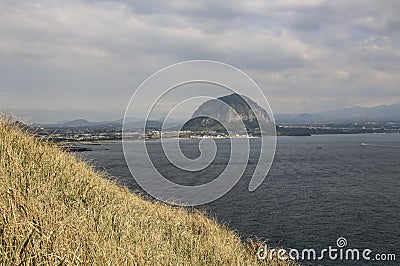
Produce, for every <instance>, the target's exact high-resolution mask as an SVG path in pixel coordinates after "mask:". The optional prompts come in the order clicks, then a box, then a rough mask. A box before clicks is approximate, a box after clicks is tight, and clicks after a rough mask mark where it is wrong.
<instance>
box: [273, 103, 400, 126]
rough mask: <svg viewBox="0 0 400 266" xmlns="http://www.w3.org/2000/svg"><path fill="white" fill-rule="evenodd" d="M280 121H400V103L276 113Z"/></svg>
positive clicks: (277, 119) (276, 117)
mask: <svg viewBox="0 0 400 266" xmlns="http://www.w3.org/2000/svg"><path fill="white" fill-rule="evenodd" d="M275 120H276V121H277V122H278V123H307V122H313V123H316V122H367V121H400V104H393V105H389V106H388V105H379V106H375V107H361V106H355V107H345V108H339V109H332V110H327V111H321V112H316V113H302V114H282V113H277V114H275Z"/></svg>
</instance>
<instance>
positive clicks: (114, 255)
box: [0, 119, 289, 265]
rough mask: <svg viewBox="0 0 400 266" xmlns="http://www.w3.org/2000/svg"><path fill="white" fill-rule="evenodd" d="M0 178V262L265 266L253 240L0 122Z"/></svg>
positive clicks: (31, 263) (279, 263)
mask: <svg viewBox="0 0 400 266" xmlns="http://www.w3.org/2000/svg"><path fill="white" fill-rule="evenodd" d="M0 176H1V178H0V195H1V197H0V265H64V264H65V265H78V264H79V265H258V264H260V263H264V264H265V263H267V262H266V261H259V260H258V259H257V256H256V251H257V250H258V248H259V245H260V244H259V243H256V242H251V241H250V242H246V243H243V242H241V241H240V239H239V237H238V236H237V235H236V234H235V233H234V232H232V231H231V230H229V228H227V227H226V226H224V225H220V224H218V223H217V222H215V221H214V220H212V219H210V218H207V217H206V216H205V215H204V214H203V213H200V212H197V211H194V212H189V211H187V210H185V209H183V208H174V207H171V206H168V205H165V204H163V203H159V202H150V201H147V200H144V199H143V198H141V197H140V196H138V195H135V194H133V193H130V192H129V191H128V190H127V189H126V188H121V187H118V186H117V185H115V184H112V183H111V182H110V181H107V179H105V178H102V177H101V175H100V174H98V173H96V172H95V171H94V170H93V168H92V167H90V166H88V165H87V164H85V163H84V162H82V161H80V160H78V159H77V158H76V157H74V156H73V155H70V154H66V153H64V152H62V151H60V150H59V149H58V148H57V147H55V146H54V145H51V144H49V143H44V142H41V141H38V140H35V139H34V138H33V137H31V136H29V135H27V134H26V133H24V132H22V130H19V129H17V128H14V127H12V126H10V125H9V124H8V123H7V122H4V121H2V120H1V119H0ZM268 263H269V265H289V263H287V262H285V263H284V262H278V261H277V260H276V261H270V262H268Z"/></svg>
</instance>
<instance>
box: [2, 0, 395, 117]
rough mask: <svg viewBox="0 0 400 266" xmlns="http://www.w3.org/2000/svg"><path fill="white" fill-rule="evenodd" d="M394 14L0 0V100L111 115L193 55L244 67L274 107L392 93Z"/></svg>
mask: <svg viewBox="0 0 400 266" xmlns="http://www.w3.org/2000/svg"><path fill="white" fill-rule="evenodd" d="M399 12H400V1H397V0H393V1H368V0H360V1H357V0H354V1H323V0H302V1H295V0H282V1H259V0H252V1H232V0H229V1H228V0H227V1H174V0H172V1H162V0H160V1H155V0H150V1H60V2H58V1H50V0H49V1H32V2H31V1H1V3H0V36H1V38H0V81H1V82H0V107H1V109H9V110H14V111H15V112H19V113H21V114H22V113H23V115H25V116H26V118H28V119H30V120H31V121H40V122H43V121H45V122H55V121H59V120H64V119H74V118H80V117H82V118H86V119H89V120H94V121H96V120H107V119H118V118H120V117H122V115H123V111H124V109H125V107H126V105H127V103H128V100H129V98H130V97H131V95H132V93H133V91H134V90H135V89H136V88H137V87H138V86H139V84H140V83H141V82H142V81H143V80H145V79H146V78H147V77H148V76H149V75H151V74H152V73H154V72H156V71H158V70H159V69H161V68H164V67H166V66H168V65H170V64H173V63H177V62H180V61H185V60H192V59H210V60H217V61H222V62H225V63H228V64H231V65H233V66H235V67H238V68H240V69H242V70H243V71H245V72H246V73H248V74H249V75H250V76H251V77H252V78H253V79H254V80H255V81H256V82H257V83H258V84H259V85H260V87H261V88H262V90H263V91H264V93H265V95H266V96H267V98H268V100H269V102H270V105H271V108H272V110H273V111H274V112H275V113H277V112H286V113H298V112H314V111H318V110H325V109H331V108H338V107H344V106H355V105H361V106H374V105H379V104H394V103H400V90H399V84H400V72H399V71H400V46H399V42H400V34H399V33H400V32H399V31H400V15H399ZM255 100H257V99H255Z"/></svg>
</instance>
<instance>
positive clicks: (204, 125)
mask: <svg viewBox="0 0 400 266" xmlns="http://www.w3.org/2000/svg"><path fill="white" fill-rule="evenodd" d="M221 101H222V102H224V103H226V104H224V103H221ZM229 107H231V108H229ZM232 109H233V110H232ZM235 111H236V113H237V114H238V115H237V114H235ZM256 115H257V116H259V117H261V119H260V121H258V120H257V116H256ZM192 117H193V118H192V119H191V120H189V121H188V122H187V123H186V124H185V125H184V127H183V128H182V129H183V130H191V131H199V130H201V131H204V130H224V128H223V127H222V125H221V124H223V125H226V126H227V127H229V128H231V129H232V128H233V129H235V130H234V131H242V130H247V131H248V132H254V131H259V130H260V128H262V129H263V130H266V129H268V128H270V127H271V125H272V123H271V120H270V118H269V116H268V113H267V111H265V110H264V109H263V108H261V107H260V106H259V105H258V104H257V103H255V102H254V101H252V100H250V99H249V98H247V97H245V96H242V95H239V94H236V93H234V94H230V95H227V96H223V97H220V98H218V99H213V100H209V101H207V102H205V103H203V104H202V105H201V106H200V107H199V108H198V109H197V110H196V111H195V112H194V114H193V116H192ZM211 117H214V118H215V119H213V118H211ZM217 120H218V121H220V122H218V121H217ZM240 121H242V122H243V124H244V125H245V128H242V127H241V123H240Z"/></svg>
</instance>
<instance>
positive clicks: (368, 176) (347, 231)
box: [78, 134, 400, 265]
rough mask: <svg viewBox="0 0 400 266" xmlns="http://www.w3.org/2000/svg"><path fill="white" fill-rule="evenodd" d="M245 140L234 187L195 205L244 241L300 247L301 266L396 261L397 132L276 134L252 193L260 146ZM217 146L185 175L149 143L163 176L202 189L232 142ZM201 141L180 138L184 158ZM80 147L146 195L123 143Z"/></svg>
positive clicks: (194, 153) (399, 242)
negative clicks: (305, 254) (353, 255)
mask: <svg viewBox="0 0 400 266" xmlns="http://www.w3.org/2000/svg"><path fill="white" fill-rule="evenodd" d="M249 141H250V143H251V147H252V148H254V149H253V150H254V151H253V150H252V153H251V154H250V158H249V163H248V165H247V168H246V170H245V172H244V174H243V176H242V178H241V179H240V180H239V182H238V183H237V184H236V185H235V186H234V187H233V188H232V189H231V190H230V191H229V192H228V193H227V194H225V195H224V196H223V197H221V198H219V199H217V200H215V201H213V202H210V203H208V204H204V205H201V206H197V207H196V208H198V209H201V210H204V211H206V212H207V213H208V214H209V215H210V216H211V217H214V218H215V219H217V220H218V221H219V222H220V223H224V224H226V225H228V226H229V227H230V228H231V229H232V230H234V231H236V232H237V234H238V235H240V236H241V237H242V238H243V239H245V238H254V239H258V240H259V241H263V242H265V244H266V245H267V246H268V247H271V248H273V247H282V248H285V249H287V250H289V249H295V250H298V251H299V253H300V257H299V259H300V260H299V261H300V263H302V264H303V265H399V264H400V163H399V162H400V134H356V135H351V134H349V135H346V134H344V135H313V136H304V137H303V136H301V137H300V136H299V137H297V136H287V137H284V136H282V137H278V138H277V147H276V153H275V159H274V161H273V164H272V167H271V169H270V171H269V174H268V176H267V177H266V179H265V180H264V182H263V183H262V184H261V186H260V187H258V188H257V189H256V190H255V191H253V192H250V191H249V190H248V186H249V181H250V179H251V177H252V174H253V172H254V169H255V167H256V165H257V159H258V154H259V149H257V146H258V145H259V143H260V142H259V139H256V138H255V139H249ZM215 143H216V146H217V154H216V156H215V158H214V161H213V162H212V163H211V164H210V165H209V166H208V167H207V168H206V169H204V170H202V171H199V172H190V173H188V172H187V171H184V170H181V169H178V168H177V167H176V166H174V165H172V164H171V163H169V162H168V159H167V158H166V157H165V155H164V154H163V152H162V146H161V144H160V141H150V142H147V150H148V152H149V156H150V158H152V161H153V162H154V164H155V166H156V168H157V169H158V170H159V171H160V173H162V174H163V175H164V176H166V177H167V178H168V179H170V180H171V181H174V182H176V183H180V184H184V185H199V184H204V183H207V182H209V181H211V180H213V179H214V178H216V177H217V176H218V175H219V174H220V173H221V172H222V171H223V169H224V168H225V167H226V164H227V163H228V158H229V156H230V147H231V146H230V141H229V140H228V139H216V140H215ZM198 144H199V140H183V141H182V142H181V143H180V146H181V149H182V152H183V154H184V155H185V156H187V157H188V158H192V159H193V158H196V157H198V156H199V154H200V151H199V149H198ZM133 145H134V144H133ZM82 146H83V147H86V148H90V149H91V151H87V152H81V153H79V154H78V156H80V157H82V158H84V160H86V161H88V162H89V163H90V164H92V165H94V166H95V168H96V169H97V170H99V171H102V172H106V173H107V175H108V176H109V178H110V179H113V180H115V181H117V182H118V183H119V184H121V185H124V186H127V187H128V188H129V189H131V190H132V191H133V192H135V191H139V192H141V193H143V194H144V195H146V192H144V191H143V190H142V189H141V188H140V186H139V185H138V184H137V183H136V182H135V180H134V178H133V177H132V175H131V173H130V171H129V169H128V167H127V164H126V161H125V157H124V154H123V149H122V144H121V142H102V143H87V144H83V145H82ZM257 151H258V153H257ZM135 156H136V157H135V159H137V160H143V158H142V157H141V156H147V155H146V154H137V155H135ZM339 241H340V244H339ZM329 247H331V248H332V249H334V248H336V249H337V254H338V256H337V258H336V259H333V258H330V257H328V253H325V255H324V257H323V258H322V257H321V252H322V250H323V249H328V248H329ZM305 249H313V250H315V251H316V254H317V255H316V259H313V258H312V256H311V259H303V260H302V259H301V258H302V257H301V253H302V251H303V250H305ZM347 249H357V250H359V252H360V259H359V260H357V259H353V260H351V259H349V258H350V256H349V257H348V258H347V259H346V256H343V257H342V258H340V256H339V252H340V250H342V251H343V252H346V250H347ZM364 250H371V252H369V253H368V252H367V253H368V254H367V255H368V256H367V257H369V258H370V260H365V259H364V258H363V257H362V255H361V253H362V252H363V251H364ZM292 254H294V255H296V253H292ZM382 254H383V255H382ZM387 254H394V255H395V256H396V261H378V260H377V258H378V257H375V256H376V255H378V256H380V257H379V258H381V257H383V258H385V256H386V257H388V256H387ZM381 255H382V256H381ZM333 257H334V256H333ZM319 258H320V259H321V260H319ZM392 259H393V258H392Z"/></svg>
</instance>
